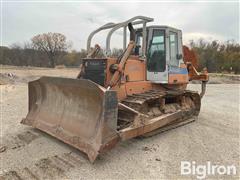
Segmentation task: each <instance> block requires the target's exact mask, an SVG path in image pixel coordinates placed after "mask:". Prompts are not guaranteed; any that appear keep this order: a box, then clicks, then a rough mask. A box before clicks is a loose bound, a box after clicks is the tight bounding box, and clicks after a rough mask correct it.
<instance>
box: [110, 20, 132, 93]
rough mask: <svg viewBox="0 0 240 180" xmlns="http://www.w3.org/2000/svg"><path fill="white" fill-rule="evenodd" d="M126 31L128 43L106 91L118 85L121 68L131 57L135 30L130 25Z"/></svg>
mask: <svg viewBox="0 0 240 180" xmlns="http://www.w3.org/2000/svg"><path fill="white" fill-rule="evenodd" d="M128 29H129V31H130V42H129V44H128V47H127V49H126V50H125V51H124V53H123V55H122V57H121V59H120V60H119V63H118V64H116V65H117V68H116V70H115V72H114V74H113V76H112V78H111V80H110V82H109V85H108V89H110V88H112V87H113V86H115V85H116V84H117V83H118V81H119V78H120V77H121V74H122V73H123V68H124V66H125V64H126V62H127V59H128V57H129V56H130V55H131V52H132V50H133V49H134V47H135V30H134V28H133V26H132V24H131V23H129V24H128Z"/></svg>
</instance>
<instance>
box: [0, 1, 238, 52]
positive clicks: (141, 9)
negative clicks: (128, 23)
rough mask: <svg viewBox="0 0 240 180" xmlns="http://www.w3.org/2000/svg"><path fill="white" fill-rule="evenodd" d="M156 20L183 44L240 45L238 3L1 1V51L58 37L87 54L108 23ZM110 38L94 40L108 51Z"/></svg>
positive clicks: (102, 36) (118, 36) (118, 41)
mask: <svg viewBox="0 0 240 180" xmlns="http://www.w3.org/2000/svg"><path fill="white" fill-rule="evenodd" d="M137 15H143V16H148V17H152V18H154V22H152V23H150V24H149V25H168V26H172V27H175V28H177V29H181V30H182V32H183V42H184V44H188V43H189V41H190V40H192V39H193V40H198V39H199V38H204V39H206V40H208V41H211V40H219V41H221V42H224V41H227V40H235V41H236V42H238V43H239V1H236V2H220V1H219V2H206V1H205V2H204V1H202V2H196V1H191V2H186V1H182V2H176V1H175V2H170V3H169V2H149V1H145V2H139V1H138V2H137V1H130V0H128V1H126V2H98V1H94V2H76V1H71V2H70V1H64V2H60V1H58V2H53V1H52V2H46V0H45V2H39V1H38V2H36V1H35V2H34V1H29V2H26V1H25V2H18V1H11V0H3V2H2V8H1V16H2V17H1V20H2V22H1V26H2V27H1V29H2V45H4V46H11V45H12V44H14V43H18V44H23V43H25V42H29V41H30V40H31V38H32V37H33V36H34V35H37V34H41V33H46V32H58V33H62V34H64V35H65V36H66V37H67V40H68V41H70V42H71V44H72V49H76V50H80V49H82V48H86V42H87V37H88V35H89V33H90V32H91V31H93V30H94V29H96V28H98V27H99V26H101V25H103V24H105V23H108V22H115V23H117V22H122V21H125V20H127V19H129V18H131V17H133V16H137ZM106 33H107V32H103V33H100V34H99V35H97V36H96V37H95V38H94V39H93V43H92V45H94V44H95V43H99V44H100V45H101V46H102V47H105V38H106ZM121 34H122V30H121V31H118V33H116V34H115V35H114V36H113V38H112V42H111V44H112V47H122V44H121V43H122V39H121Z"/></svg>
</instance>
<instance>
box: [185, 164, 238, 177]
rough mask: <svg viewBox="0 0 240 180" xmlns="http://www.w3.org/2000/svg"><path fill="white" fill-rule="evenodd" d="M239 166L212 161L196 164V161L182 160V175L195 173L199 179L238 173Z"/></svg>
mask: <svg viewBox="0 0 240 180" xmlns="http://www.w3.org/2000/svg"><path fill="white" fill-rule="evenodd" d="M236 174H237V168H236V166H234V165H227V166H225V165H215V164H212V163H211V162H210V161H207V162H206V164H196V162H195V161H192V162H189V161H181V175H194V176H196V178H197V179H204V178H206V177H207V176H209V175H211V176H214V175H218V176H219V175H236Z"/></svg>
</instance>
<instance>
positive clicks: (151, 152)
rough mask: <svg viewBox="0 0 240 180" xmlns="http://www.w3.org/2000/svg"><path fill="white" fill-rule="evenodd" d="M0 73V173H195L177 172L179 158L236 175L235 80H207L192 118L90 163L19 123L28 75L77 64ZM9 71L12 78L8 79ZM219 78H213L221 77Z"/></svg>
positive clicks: (239, 153) (239, 148)
mask: <svg viewBox="0 0 240 180" xmlns="http://www.w3.org/2000/svg"><path fill="white" fill-rule="evenodd" d="M0 73H1V74H4V77H5V80H4V83H2V85H0V88H1V98H0V99H1V101H0V103H1V109H0V112H1V124H0V126H1V143H0V144H1V148H0V158H1V159H0V162H1V166H0V175H1V176H0V179H1V177H2V178H5V179H96V178H98V179H129V178H135V179H143V178H145V179H150V178H151V179H180V178H182V179H186V178H193V179H195V178H196V176H182V175H180V163H181V161H195V162H196V164H203V165H204V164H206V163H207V161H211V163H212V164H218V165H235V166H236V167H237V175H235V176H226V175H224V176H219V177H220V178H224V179H225V178H227V179H231V178H236V179H239V178H240V177H239V170H240V168H239V167H240V165H239V161H240V141H239V140H240V138H239V133H240V124H239V120H240V118H239V114H240V113H239V104H240V103H239V102H240V101H239V98H240V94H239V92H240V91H239V90H240V86H239V83H236V82H237V81H238V80H233V81H228V83H231V82H232V83H233V84H216V83H211V84H208V85H207V91H206V95H205V96H204V98H203V100H202V108H201V112H200V115H199V118H198V120H197V121H196V122H193V123H190V124H188V125H185V126H182V127H179V128H177V129H174V130H170V131H167V132H164V133H161V134H158V135H155V136H152V137H149V138H143V139H140V138H136V139H132V140H129V141H126V142H121V143H120V144H118V145H117V146H116V147H115V148H114V149H112V150H111V151H109V152H107V153H105V154H103V155H101V156H100V157H99V158H98V159H97V160H96V161H95V163H94V164H91V163H90V162H89V160H88V159H87V157H86V155H84V154H83V153H81V152H80V151H78V150H76V149H74V148H72V147H70V146H68V145H66V144H64V143H62V142H61V141H58V140H56V139H54V138H53V137H51V136H49V135H47V134H45V133H43V132H41V131H39V130H36V129H33V128H31V127H28V126H25V125H22V124H20V121H21V119H22V118H24V117H25V116H26V114H27V111H28V97H27V94H28V88H27V82H28V81H29V80H33V79H36V78H38V77H39V76H43V75H48V76H63V77H76V75H77V74H78V69H77V68H75V69H65V68H64V69H47V68H46V69H44V68H16V67H9V66H3V67H2V69H1V71H0ZM9 73H11V75H10V77H9V79H11V78H12V80H7V77H8V76H9ZM12 75H13V76H14V77H13V76H12ZM221 78H222V77H217V81H219V82H221V83H223V82H224V81H222V80H221ZM219 82H218V83H219ZM189 89H193V90H200V85H199V84H190V85H189ZM215 177H216V176H208V178H215Z"/></svg>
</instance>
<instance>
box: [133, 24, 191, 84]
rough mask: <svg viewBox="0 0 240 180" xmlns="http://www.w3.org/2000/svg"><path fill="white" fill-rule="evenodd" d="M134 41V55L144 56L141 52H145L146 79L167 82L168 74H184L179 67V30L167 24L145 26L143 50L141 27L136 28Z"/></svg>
mask: <svg viewBox="0 0 240 180" xmlns="http://www.w3.org/2000/svg"><path fill="white" fill-rule="evenodd" d="M135 41H136V48H135V50H134V53H135V55H139V56H140V57H141V56H144V54H143V52H146V68H147V80H149V81H152V82H155V83H169V75H171V74H183V73H184V74H185V71H184V70H183V69H182V68H181V67H180V66H181V64H183V63H184V62H183V55H182V32H181V30H178V29H175V28H172V27H168V26H149V27H147V28H146V49H145V51H144V50H143V49H142V47H143V45H142V41H143V33H142V29H137V30H136V38H135ZM186 73H187V71H186ZM177 79H179V78H177ZM173 81H174V80H173ZM175 83H177V82H175Z"/></svg>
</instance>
